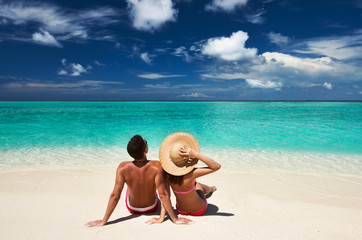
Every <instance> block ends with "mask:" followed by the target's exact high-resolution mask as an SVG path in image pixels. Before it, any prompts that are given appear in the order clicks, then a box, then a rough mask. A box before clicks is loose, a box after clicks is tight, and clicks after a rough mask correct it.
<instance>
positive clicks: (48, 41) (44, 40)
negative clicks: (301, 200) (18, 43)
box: [33, 31, 62, 47]
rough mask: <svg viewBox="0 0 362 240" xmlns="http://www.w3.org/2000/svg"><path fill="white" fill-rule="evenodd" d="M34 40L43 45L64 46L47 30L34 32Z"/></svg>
mask: <svg viewBox="0 0 362 240" xmlns="http://www.w3.org/2000/svg"><path fill="white" fill-rule="evenodd" d="M33 40H34V41H35V42H38V43H39V44H42V45H47V46H53V47H62V45H61V44H60V43H59V42H58V41H57V40H55V38H54V37H53V36H52V35H50V34H49V33H48V32H47V31H41V32H40V33H34V34H33Z"/></svg>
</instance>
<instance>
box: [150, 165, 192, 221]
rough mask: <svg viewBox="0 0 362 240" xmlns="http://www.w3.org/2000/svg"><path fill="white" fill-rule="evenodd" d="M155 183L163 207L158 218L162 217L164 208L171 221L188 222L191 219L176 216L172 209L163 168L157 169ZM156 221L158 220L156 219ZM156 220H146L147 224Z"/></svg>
mask: <svg viewBox="0 0 362 240" xmlns="http://www.w3.org/2000/svg"><path fill="white" fill-rule="evenodd" d="M155 184H156V188H157V191H158V194H159V197H160V200H161V202H162V208H163V209H164V210H162V209H161V216H160V218H164V214H165V210H166V211H167V213H168V215H169V216H170V218H171V220H172V222H173V223H175V224H190V223H191V222H192V220H190V219H188V218H184V217H177V216H176V214H175V212H174V211H173V208H172V205H171V201H170V191H169V190H168V191H167V188H166V186H165V182H164V179H163V170H162V168H161V167H160V168H158V169H157V174H156V178H155ZM162 215H163V216H162ZM162 221H163V219H162ZM162 221H161V222H162ZM156 222H158V221H156ZM156 222H152V221H151V222H150V221H147V223H149V224H152V223H156Z"/></svg>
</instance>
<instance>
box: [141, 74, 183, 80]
mask: <svg viewBox="0 0 362 240" xmlns="http://www.w3.org/2000/svg"><path fill="white" fill-rule="evenodd" d="M185 76H186V75H163V74H158V73H148V74H141V75H138V77H141V78H147V79H160V78H173V77H185Z"/></svg>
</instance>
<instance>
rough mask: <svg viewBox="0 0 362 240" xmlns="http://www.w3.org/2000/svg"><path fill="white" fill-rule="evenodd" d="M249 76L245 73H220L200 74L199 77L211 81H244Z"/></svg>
mask: <svg viewBox="0 0 362 240" xmlns="http://www.w3.org/2000/svg"><path fill="white" fill-rule="evenodd" d="M248 76H249V75H248V74H245V73H220V74H201V77H204V78H211V79H226V80H233V79H245V78H247V77H248Z"/></svg>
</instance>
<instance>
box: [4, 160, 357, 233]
mask: <svg viewBox="0 0 362 240" xmlns="http://www.w3.org/2000/svg"><path fill="white" fill-rule="evenodd" d="M114 174H115V167H106V168H104V167H103V168H95V167H94V168H79V169H71V168H63V169H31V170H27V169H13V170H9V169H7V170H4V169H3V170H0V194H1V195H0V206H1V208H0V239H2V240H10V239H42V240H43V239H52V240H53V239H77V240H78V239H183V240H184V239H225V240H226V239H245V240H246V239H258V240H262V239H268V240H270V239H276V240H283V239H293V240H298V239H318V240H323V239H328V240H331V239H338V240H341V239H343V240H349V239H356V240H357V239H358V240H360V239H362V177H358V176H347V175H346V176H341V175H339V176H336V175H306V174H296V173H278V172H255V171H250V172H246V171H244V172H238V171H230V170H225V169H221V170H220V171H219V172H216V173H214V174H212V175H209V176H205V177H203V178H201V179H200V182H203V183H207V184H210V185H217V186H218V190H217V191H216V192H215V193H214V194H213V196H212V197H211V198H209V207H208V211H207V214H206V215H205V216H202V217H190V218H191V219H193V220H194V221H195V222H194V224H192V225H189V226H180V225H174V224H173V223H172V222H171V221H170V220H167V221H166V222H164V223H162V224H158V225H151V226H149V225H146V224H145V223H144V222H145V221H146V220H148V219H149V218H151V217H153V216H155V215H143V216H132V215H130V214H129V213H128V212H127V210H126V208H125V205H124V193H123V194H122V195H123V196H122V199H121V201H120V203H119V204H118V206H117V208H116V210H115V212H114V213H113V215H112V217H111V220H116V222H115V223H113V224H110V225H107V226H104V227H98V228H87V227H85V226H84V223H86V222H87V221H90V220H96V219H101V218H102V217H103V214H104V211H105V208H106V204H107V201H108V196H109V194H110V192H111V190H112V188H113V183H114ZM172 202H173V204H174V203H175V200H174V197H172Z"/></svg>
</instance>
